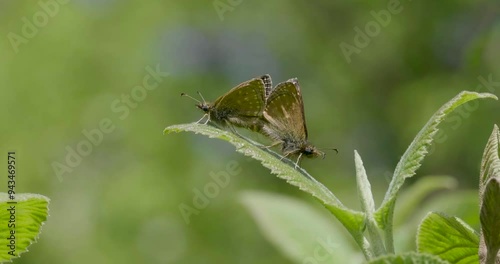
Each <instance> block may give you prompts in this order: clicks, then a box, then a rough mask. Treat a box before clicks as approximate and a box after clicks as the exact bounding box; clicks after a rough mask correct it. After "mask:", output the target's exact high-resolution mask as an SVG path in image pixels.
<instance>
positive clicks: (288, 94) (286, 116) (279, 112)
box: [263, 78, 307, 142]
mask: <svg viewBox="0 0 500 264" xmlns="http://www.w3.org/2000/svg"><path fill="white" fill-rule="evenodd" d="M263 115H264V118H265V119H266V120H267V122H268V123H269V124H267V125H265V126H264V133H266V134H267V135H268V136H270V137H271V138H273V139H274V140H278V141H294V142H306V141H307V127H306V122H305V116H304V103H303V101H302V94H301V92H300V86H299V82H298V80H297V79H296V78H293V79H290V80H288V81H286V82H282V83H280V84H278V85H277V86H276V87H275V88H274V90H272V92H271V94H270V95H269V97H268V98H267V103H266V108H265V109H264V113H263Z"/></svg>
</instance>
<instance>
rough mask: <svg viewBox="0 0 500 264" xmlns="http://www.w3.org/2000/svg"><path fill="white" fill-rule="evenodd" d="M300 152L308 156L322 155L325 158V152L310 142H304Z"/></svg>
mask: <svg viewBox="0 0 500 264" xmlns="http://www.w3.org/2000/svg"><path fill="white" fill-rule="evenodd" d="M301 153H302V154H303V155H305V156H306V157H308V158H316V157H322V158H323V159H324V158H325V153H324V152H323V151H321V150H319V149H317V148H316V147H315V146H313V145H311V144H306V145H304V146H303V147H302V149H301Z"/></svg>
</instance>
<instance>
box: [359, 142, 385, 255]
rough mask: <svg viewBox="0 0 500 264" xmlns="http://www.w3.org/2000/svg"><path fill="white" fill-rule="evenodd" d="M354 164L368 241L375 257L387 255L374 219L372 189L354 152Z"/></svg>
mask: <svg viewBox="0 0 500 264" xmlns="http://www.w3.org/2000/svg"><path fill="white" fill-rule="evenodd" d="M354 163H355V165H356V183H357V186H358V196H359V200H360V201H361V208H362V209H363V211H364V212H365V215H366V230H367V231H368V240H369V242H370V245H372V248H373V253H374V256H380V255H383V254H385V253H386V252H385V248H384V242H383V241H382V237H381V236H380V233H379V229H378V228H377V223H376V221H375V218H374V215H373V214H374V212H375V202H374V201H373V195H372V189H371V185H370V181H368V176H367V175H366V170H365V167H364V166H363V161H362V160H361V157H360V156H359V154H358V152H357V151H356V150H354Z"/></svg>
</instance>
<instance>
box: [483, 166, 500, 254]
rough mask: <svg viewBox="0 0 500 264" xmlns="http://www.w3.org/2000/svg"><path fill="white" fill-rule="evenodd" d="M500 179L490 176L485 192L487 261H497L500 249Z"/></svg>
mask: <svg viewBox="0 0 500 264" xmlns="http://www.w3.org/2000/svg"><path fill="white" fill-rule="evenodd" d="M499 176H500V175H499ZM499 181H500V179H499V178H497V177H493V178H490V180H489V181H488V183H487V184H486V187H485V189H484V192H483V194H484V195H483V197H482V206H481V214H480V219H481V231H482V239H483V240H484V243H485V245H486V253H487V254H484V252H482V254H483V255H487V256H488V257H487V261H486V263H495V259H496V256H497V254H498V250H499V249H500V182H499Z"/></svg>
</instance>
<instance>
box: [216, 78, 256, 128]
mask: <svg viewBox="0 0 500 264" xmlns="http://www.w3.org/2000/svg"><path fill="white" fill-rule="evenodd" d="M264 106H265V84H264V80H262V79H261V78H254V79H251V80H249V81H246V82H243V83H241V84H239V85H238V86H236V87H234V88H233V89H231V90H230V91H229V92H227V93H226V94H225V95H223V96H221V97H219V98H218V99H217V100H216V101H215V102H214V103H213V108H214V110H213V114H214V117H215V118H214V119H215V120H224V121H226V122H228V123H231V124H233V125H237V126H242V127H255V126H256V125H257V123H258V118H260V117H261V116H262V112H263V110H264ZM252 129H254V130H257V127H255V128H252Z"/></svg>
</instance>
